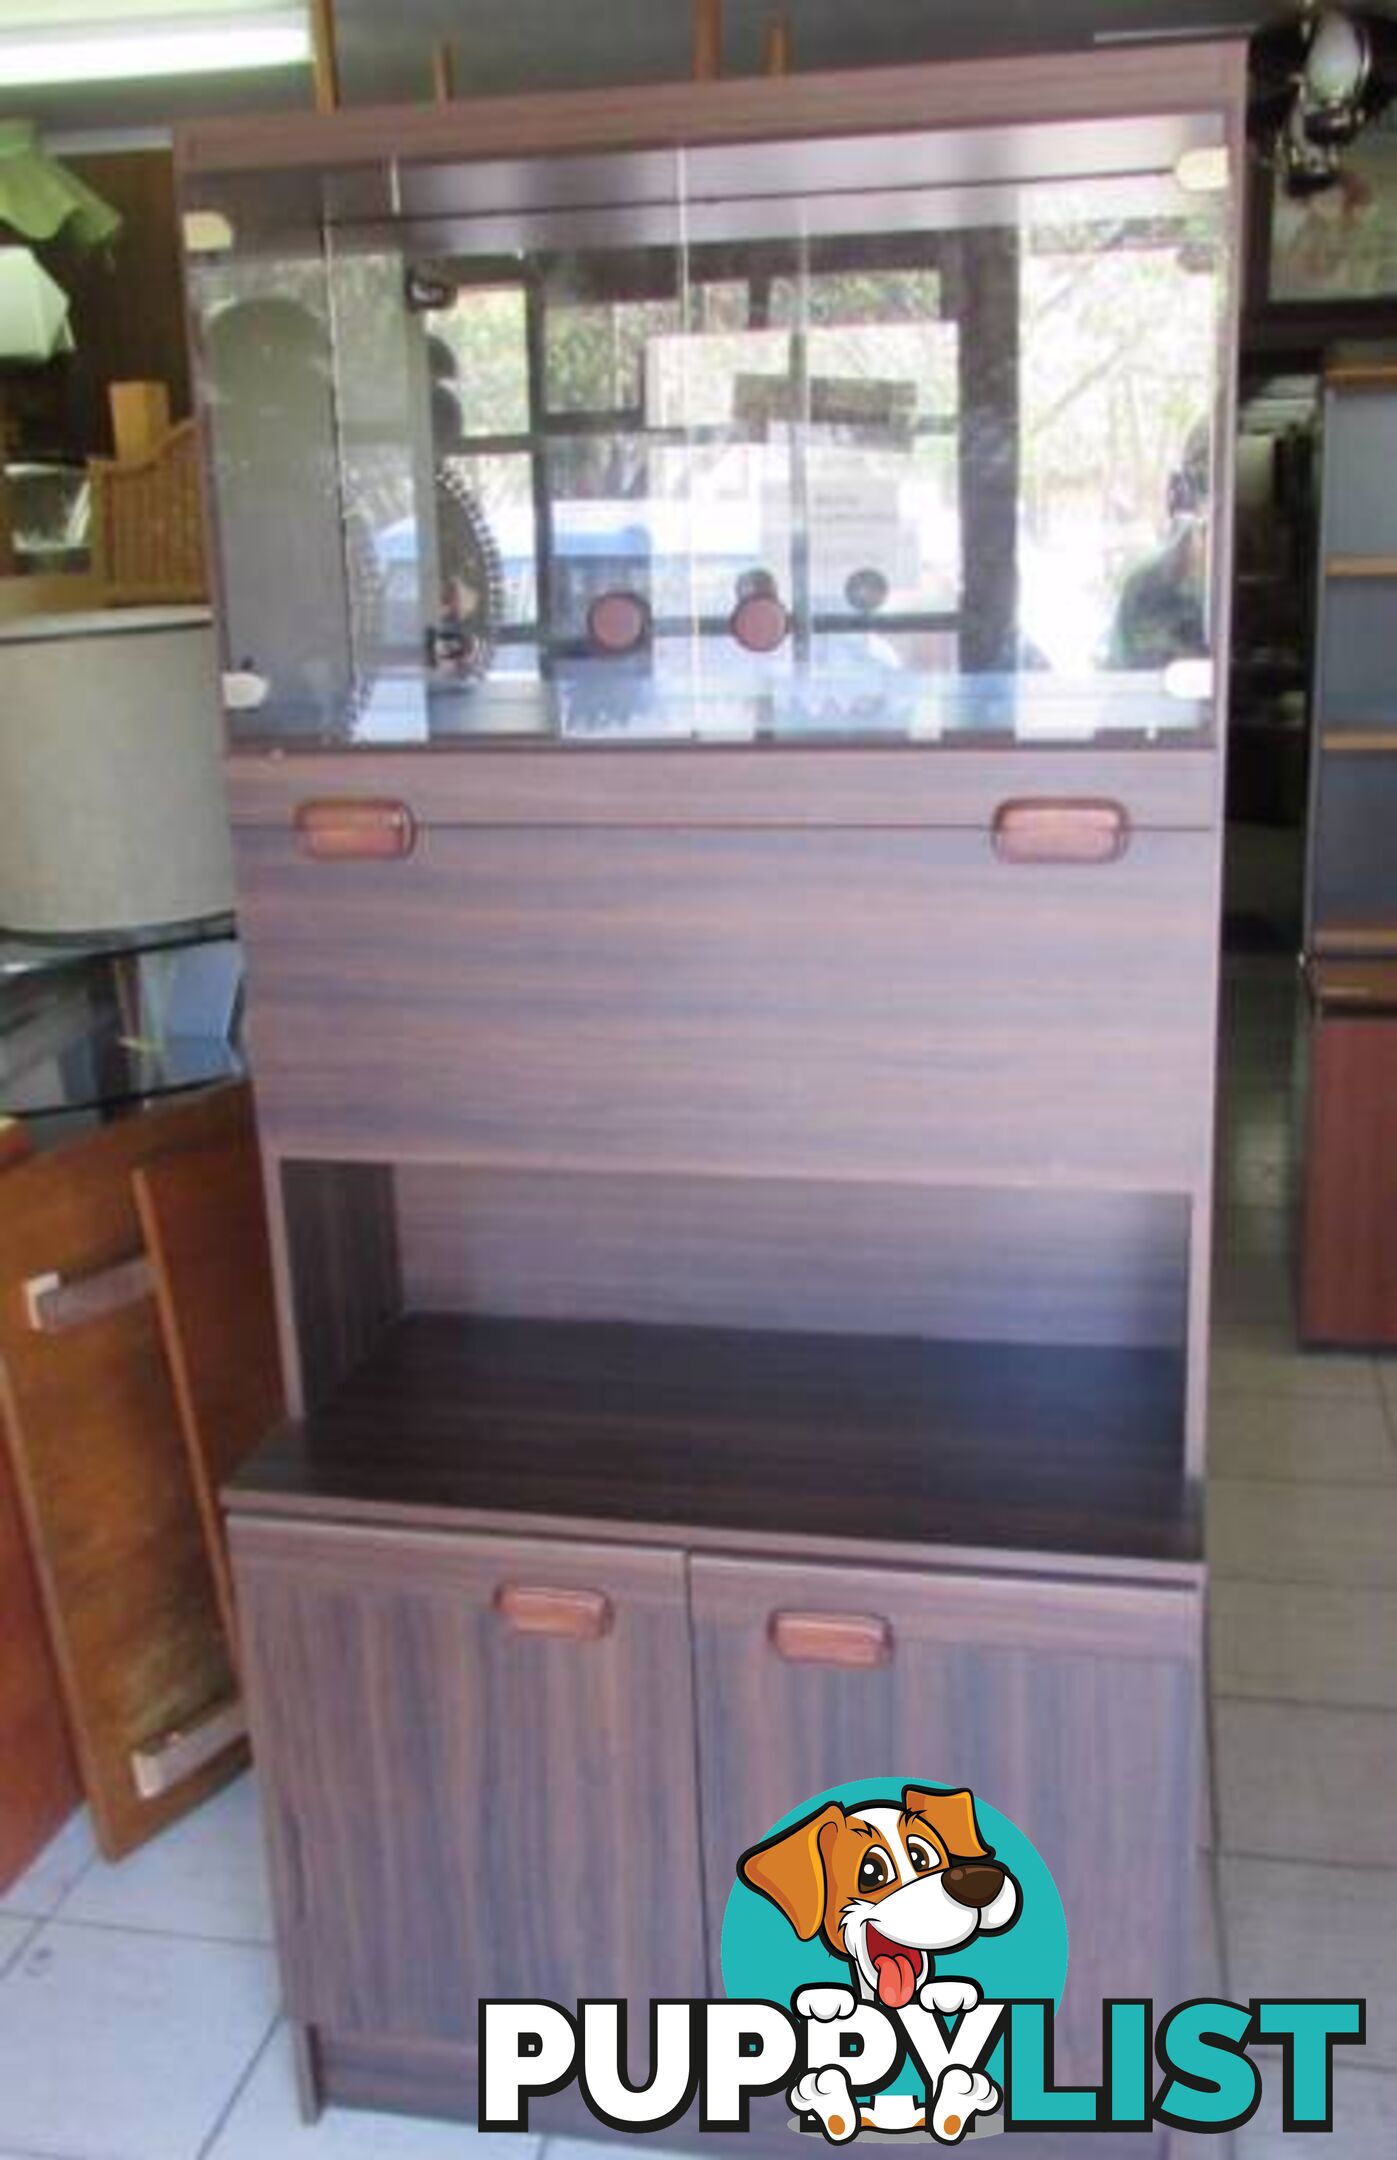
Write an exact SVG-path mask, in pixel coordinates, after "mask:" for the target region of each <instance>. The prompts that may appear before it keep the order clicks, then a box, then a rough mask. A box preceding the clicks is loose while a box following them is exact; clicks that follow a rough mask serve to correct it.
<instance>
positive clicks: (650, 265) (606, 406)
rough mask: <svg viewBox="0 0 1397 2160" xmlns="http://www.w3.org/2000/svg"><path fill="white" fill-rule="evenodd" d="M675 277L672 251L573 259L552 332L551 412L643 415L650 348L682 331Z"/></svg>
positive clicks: (558, 290) (555, 282) (551, 297)
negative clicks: (636, 256)
mask: <svg viewBox="0 0 1397 2160" xmlns="http://www.w3.org/2000/svg"><path fill="white" fill-rule="evenodd" d="M564 275H566V278H567V284H566V286H565V285H564V284H563V278H564ZM675 276H676V273H675V267H674V260H673V257H672V255H671V254H670V253H669V251H668V250H666V251H664V252H662V253H659V252H657V253H654V254H650V255H646V256H645V257H643V258H641V259H640V260H638V261H637V260H635V259H632V258H629V257H625V256H617V257H616V258H614V259H613V258H604V259H595V260H593V259H586V258H584V259H580V260H572V261H570V262H568V263H567V264H566V265H565V266H564V268H563V269H560V270H558V271H555V273H554V275H553V277H552V278H551V279H550V282H549V284H548V287H547V292H546V313H545V326H544V371H545V376H546V381H547V406H548V410H549V411H550V412H554V413H637V412H639V410H640V404H641V397H642V393H643V390H644V369H645V354H646V348H647V346H648V345H649V343H650V340H651V339H652V338H656V337H660V336H663V335H664V334H665V333H666V332H673V331H675V330H677V329H678V327H679V322H680V313H679V297H678V292H677V290H676V289H675ZM608 287H609V288H610V289H609V291H608V290H607V288H608Z"/></svg>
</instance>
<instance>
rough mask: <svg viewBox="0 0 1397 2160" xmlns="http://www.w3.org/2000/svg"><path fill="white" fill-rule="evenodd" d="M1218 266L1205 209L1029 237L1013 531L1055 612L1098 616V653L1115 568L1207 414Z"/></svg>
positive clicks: (1162, 506)
mask: <svg viewBox="0 0 1397 2160" xmlns="http://www.w3.org/2000/svg"><path fill="white" fill-rule="evenodd" d="M1215 264H1216V254H1215V248H1214V245H1213V236H1212V228H1211V226H1210V225H1209V224H1208V222H1207V221H1206V219H1203V220H1200V221H1199V223H1198V225H1197V227H1196V228H1195V227H1194V226H1193V225H1191V224H1190V223H1188V222H1186V221H1184V220H1175V221H1170V222H1169V223H1168V224H1158V223H1156V224H1151V225H1149V226H1143V227H1138V228H1132V227H1129V226H1123V227H1118V228H1112V229H1105V228H1103V227H1101V226H1100V225H1079V226H1073V225H1060V226H1057V227H1055V228H1053V229H1042V230H1039V231H1038V232H1036V233H1032V234H1030V235H1029V236H1028V237H1027V239H1026V243H1025V248H1024V255H1023V268H1022V279H1021V293H1022V304H1023V317H1022V323H1021V353H1022V359H1021V386H1022V400H1023V409H1022V415H1021V423H1022V435H1021V461H1022V467H1021V475H1022V476H1021V489H1022V496H1021V499H1022V514H1021V533H1022V538H1023V540H1024V542H1025V543H1026V544H1027V547H1028V550H1029V551H1030V554H1032V552H1033V551H1035V550H1036V551H1037V552H1038V556H1039V559H1040V561H1041V562H1044V563H1046V564H1047V566H1048V567H1047V568H1046V569H1044V570H1040V572H1039V577H1040V582H1044V581H1057V582H1056V584H1055V588H1054V589H1055V596H1056V597H1055V605H1056V606H1057V609H1058V612H1060V613H1067V612H1070V611H1071V610H1072V609H1073V608H1074V607H1075V609H1076V610H1077V611H1078V613H1079V615H1080V617H1081V620H1082V622H1083V624H1084V625H1085V624H1087V623H1088V621H1089V620H1090V621H1093V622H1094V623H1095V626H1096V644H1097V648H1098V652H1099V651H1100V649H1101V648H1102V646H1103V644H1104V641H1105V639H1106V637H1107V635H1108V632H1109V626H1110V623H1111V620H1112V616H1113V613H1114V609H1115V605H1116V600H1117V596H1118V595H1119V593H1120V590H1121V588H1122V585H1123V583H1124V580H1125V578H1126V577H1127V576H1128V574H1129V573H1130V571H1131V569H1132V568H1133V567H1134V566H1135V565H1137V564H1138V563H1139V562H1140V560H1141V559H1142V557H1145V556H1148V555H1149V554H1150V552H1151V551H1152V550H1153V549H1154V548H1156V547H1157V546H1158V545H1159V544H1160V543H1161V541H1162V540H1163V539H1164V538H1165V536H1166V535H1167V533H1168V531H1169V525H1170V520H1169V510H1168V502H1169V483H1170V478H1171V475H1173V474H1174V473H1175V472H1176V471H1177V469H1178V466H1179V462H1180V458H1181V454H1182V450H1183V446H1184V444H1185V442H1186V440H1187V439H1188V436H1189V433H1190V429H1191V428H1193V427H1194V426H1195V424H1196V423H1197V420H1198V416H1199V414H1200V413H1206V412H1207V411H1209V410H1210V405H1211V394H1212V384H1213V380H1214V375H1215V368H1216V355H1217V335H1218V304H1219V280H1218V277H1217V275H1216V269H1215ZM1030 575H1031V572H1030ZM1069 585H1070V586H1071V588H1072V589H1071V591H1070V592H1069V591H1068V587H1069ZM1082 635H1083V637H1084V638H1085V636H1086V630H1085V628H1084V629H1083V632H1082Z"/></svg>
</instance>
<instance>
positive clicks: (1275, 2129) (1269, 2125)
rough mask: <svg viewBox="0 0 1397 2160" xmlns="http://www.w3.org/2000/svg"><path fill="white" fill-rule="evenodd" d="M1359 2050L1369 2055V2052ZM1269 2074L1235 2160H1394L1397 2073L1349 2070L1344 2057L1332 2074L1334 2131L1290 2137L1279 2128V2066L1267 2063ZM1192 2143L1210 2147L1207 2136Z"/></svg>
mask: <svg viewBox="0 0 1397 2160" xmlns="http://www.w3.org/2000/svg"><path fill="white" fill-rule="evenodd" d="M1336 2052H1338V2053H1342V2051H1341V2050H1339V2051H1336ZM1357 2052H1358V2053H1359V2054H1360V2055H1366V2053H1367V2050H1366V2048H1365V2049H1362V2050H1359V2051H1357ZM1265 2076H1266V2090H1265V2093H1264V2095H1263V2097H1262V2103H1261V2108H1260V2111H1259V2113H1258V2114H1257V2115H1256V2116H1255V2117H1254V2119H1253V2120H1252V2121H1251V2122H1249V2123H1248V2125H1247V2127H1246V2129H1245V2130H1242V2131H1240V2132H1239V2133H1238V2135H1237V2138H1236V2140H1235V2148H1236V2160H1392V2154H1393V2152H1394V2151H1397V2077H1385V2076H1384V2075H1383V2074H1382V2072H1381V2071H1377V2070H1362V2069H1358V2068H1352V2069H1351V2068H1350V2067H1349V2065H1348V2063H1347V2062H1345V2061H1341V2062H1340V2063H1339V2065H1338V2067H1337V2069H1336V2072H1335V2078H1334V2132H1333V2135H1332V2136H1325V2135H1324V2133H1323V2132H1317V2133H1316V2134H1315V2135H1314V2136H1313V2137H1306V2136H1295V2137H1287V2136H1286V2135H1285V2133H1284V2131H1283V2130H1282V2128H1281V2084H1280V2075H1279V2067H1278V2066H1275V2067H1272V2066H1267V2069H1266V2071H1265ZM1190 2142H1196V2143H1197V2144H1198V2146H1199V2148H1200V2150H1206V2141H1205V2140H1204V2139H1202V2138H1199V2139H1197V2140H1196V2141H1194V2140H1191V2141H1190Z"/></svg>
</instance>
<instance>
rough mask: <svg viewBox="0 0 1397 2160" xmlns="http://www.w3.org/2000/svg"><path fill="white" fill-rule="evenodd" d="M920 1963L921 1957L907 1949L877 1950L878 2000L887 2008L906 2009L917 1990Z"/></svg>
mask: <svg viewBox="0 0 1397 2160" xmlns="http://www.w3.org/2000/svg"><path fill="white" fill-rule="evenodd" d="M920 1965H921V1959H920V1958H919V1957H913V1956H912V1955H911V1953H910V1952H909V1951H906V1950H880V1951H877V1952H875V1954H874V1958H873V1967H874V1970H875V1972H876V1973H877V1975H878V2000H879V2002H880V2003H882V2005H883V2007H884V2009H885V2010H905V2009H906V2007H907V2005H908V2003H910V2002H911V2000H912V1997H913V1995H914V1994H915V1992H916V1987H917V1972H918V1968H919V1967H920Z"/></svg>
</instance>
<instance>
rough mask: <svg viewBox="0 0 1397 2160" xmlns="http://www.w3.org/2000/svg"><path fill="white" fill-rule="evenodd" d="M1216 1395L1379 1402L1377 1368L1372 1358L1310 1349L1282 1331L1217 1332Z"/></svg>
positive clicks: (1214, 1346) (1221, 1329)
mask: <svg viewBox="0 0 1397 2160" xmlns="http://www.w3.org/2000/svg"><path fill="white" fill-rule="evenodd" d="M1212 1381H1213V1390H1214V1393H1215V1394H1218V1395H1288V1396H1295V1395H1301V1396H1309V1397H1313V1398H1314V1399H1316V1400H1318V1401H1321V1402H1323V1401H1327V1400H1328V1399H1329V1397H1331V1396H1335V1395H1339V1396H1345V1397H1347V1398H1349V1399H1350V1400H1352V1399H1354V1398H1357V1399H1358V1400H1359V1401H1362V1402H1370V1403H1371V1402H1377V1401H1378V1400H1379V1399H1380V1398H1379V1395H1378V1376H1377V1368H1376V1366H1375V1365H1374V1363H1373V1360H1372V1359H1371V1358H1370V1357H1355V1356H1353V1355H1351V1354H1350V1353H1349V1352H1347V1351H1337V1352H1336V1351H1328V1350H1306V1351H1300V1350H1299V1349H1297V1347H1296V1343H1295V1339H1294V1337H1293V1336H1289V1335H1282V1334H1281V1333H1280V1332H1279V1331H1275V1332H1270V1331H1264V1330H1249V1329H1232V1328H1229V1327H1228V1326H1226V1325H1225V1324H1224V1325H1223V1326H1221V1327H1218V1328H1215V1329H1214V1331H1213V1344H1212Z"/></svg>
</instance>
